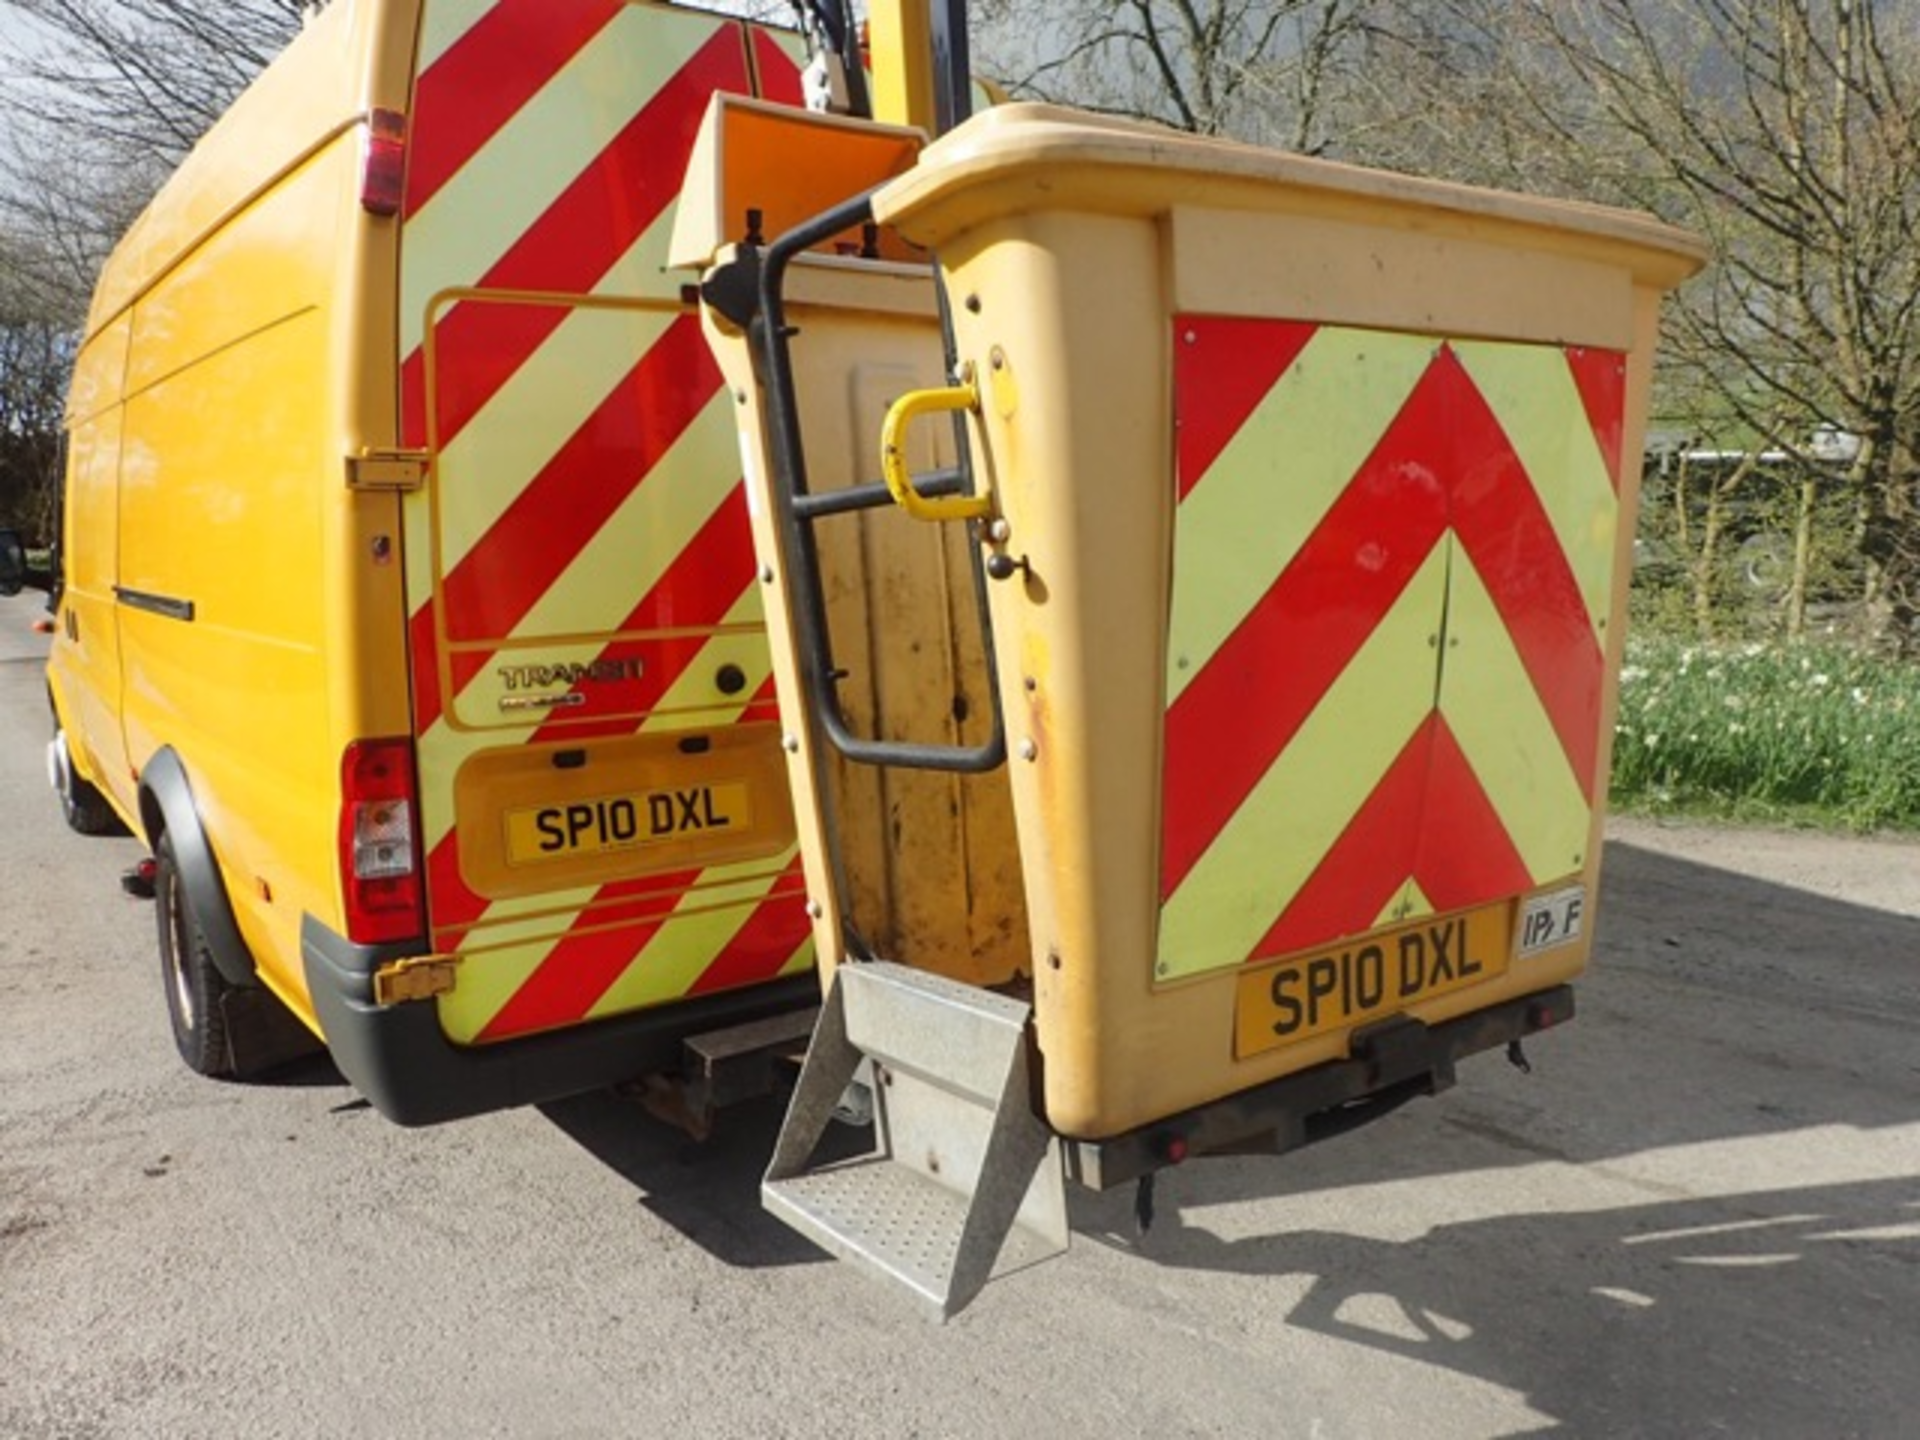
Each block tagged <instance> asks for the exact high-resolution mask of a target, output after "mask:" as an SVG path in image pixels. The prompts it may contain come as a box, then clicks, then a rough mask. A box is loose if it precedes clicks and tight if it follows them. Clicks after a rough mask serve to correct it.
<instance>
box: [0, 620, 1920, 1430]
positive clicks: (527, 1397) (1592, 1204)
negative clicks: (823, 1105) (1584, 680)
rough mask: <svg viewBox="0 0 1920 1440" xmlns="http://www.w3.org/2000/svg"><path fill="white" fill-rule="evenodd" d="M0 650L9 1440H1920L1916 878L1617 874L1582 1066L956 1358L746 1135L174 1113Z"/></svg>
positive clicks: (573, 1109) (1895, 861)
mask: <svg viewBox="0 0 1920 1440" xmlns="http://www.w3.org/2000/svg"><path fill="white" fill-rule="evenodd" d="M37 603H38V601H37V598H29V597H22V598H20V599H18V600H14V601H4V602H0V814H4V816H5V817H6V823H5V825H4V826H0V875H4V876H5V881H6V889H5V900H4V904H5V923H4V926H0V1437H8V1440H12V1437H42V1436H58V1437H76V1440H78V1437H109V1436H110V1437H121V1436H127V1437H147V1436H155V1437H227V1436H232V1437H243V1436H244V1437H270V1436H288V1437H308V1436H329V1437H330V1436H341V1437H349V1436H351V1437H381V1436H396V1437H439V1436H447V1437H453V1436H460V1437H475V1436H535V1437H588V1436H608V1437H616V1436H643V1437H644V1436H663V1437H664V1436H672V1437H687V1436H712V1437H731V1436H754V1437H759V1436H836V1437H842V1436H844V1437H866V1436H874V1437H896V1436H989V1437H1002V1436H1022V1437H1024V1436H1044V1437H1047V1440H1066V1437H1077V1436H1089V1437H1091V1436H1099V1437H1113V1436H1136V1435H1137V1436H1149V1435H1150V1436H1155V1437H1173V1436H1188V1435H1191V1436H1242V1435H1245V1436H1254V1435H1258V1436H1263V1437H1269V1436H1305V1437H1314V1440H1338V1437H1356V1440H1363V1437H1364V1440H1371V1437H1378V1436H1384V1435H1393V1434H1400V1435H1417V1436H1422V1437H1450V1436H1460V1437H1475V1436H1492V1435H1535V1434H1554V1435H1566V1436H1600V1437H1613V1436H1636V1435H1644V1436H1675V1437H1695V1436H1708V1435H1730V1436H1739V1437H1762V1436H1791V1437H1804V1436H1818V1437H1838V1436H1887V1437H1901V1440H1905V1437H1911V1436H1913V1435H1915V1434H1920V919H1916V916H1920V848H1917V847H1916V846H1915V845H1914V844H1912V843H1909V842H1890V841H1883V842H1875V841H1868V840H1852V839H1834V838H1822V837H1816V836H1810V835H1779V834H1771V833H1766V832H1735V831H1720V830H1712V829H1692V828H1671V829H1669V828H1659V827H1655V826H1652V825H1648V824H1645V823H1631V824H1620V825H1618V826H1617V827H1616V829H1615V832H1614V839H1613V842H1612V843H1611V844H1610V846H1609V849H1608V861H1607V864H1608V870H1607V882H1606V889H1605V894H1604V896H1603V903H1602V907H1601V911H1600V921H1599V923H1600V931H1599V951H1598V953H1599V961H1598V964H1597V965H1596V967H1595V969H1594V971H1593V972H1592V974H1591V976H1590V977H1589V979H1588V980H1587V982H1586V983H1585V984H1584V986H1583V988H1582V989H1581V992H1580V1002H1581V1015H1580V1018H1579V1019H1578V1021H1577V1022H1576V1023H1575V1024H1573V1025H1572V1026H1570V1027H1568V1028H1567V1029H1565V1030H1564V1031H1561V1032H1559V1033H1555V1034H1550V1035H1547V1036H1543V1037H1541V1038H1539V1039H1538V1040H1536V1041H1535V1042H1533V1043H1532V1045H1531V1046H1530V1053H1531V1056H1532V1059H1533V1061H1534V1065H1535V1073H1534V1074H1533V1075H1531V1076H1525V1075H1522V1074H1520V1073H1519V1072H1518V1071H1516V1070H1514V1069H1512V1068H1511V1067H1509V1066H1508V1065H1507V1064H1506V1063H1505V1062H1504V1061H1503V1060H1502V1059H1501V1058H1500V1057H1499V1056H1498V1055H1494V1056H1489V1057H1484V1058H1481V1059H1478V1060H1475V1061H1471V1062H1469V1063H1468V1064H1466V1065H1465V1066H1463V1067H1462V1070H1461V1077H1460V1078H1461V1083H1460V1085H1459V1087H1458V1088H1457V1089H1455V1090H1453V1091H1451V1092H1449V1093H1448V1094H1446V1095H1444V1096H1442V1097H1440V1098H1438V1099H1435V1100H1431V1101H1423V1102H1421V1103H1418V1104H1415V1105H1412V1106H1409V1107H1407V1108H1406V1109H1404V1110H1402V1111H1400V1112H1399V1113H1397V1114H1395V1115H1393V1116H1392V1117H1391V1118H1389V1119H1387V1120H1385V1121H1382V1122H1381V1123H1379V1124H1377V1125H1375V1126H1373V1127H1371V1128H1370V1129H1367V1130H1364V1131H1362V1132H1360V1133H1359V1134H1357V1135H1353V1136H1350V1137H1347V1138H1345V1139H1342V1140H1338V1141H1334V1142H1331V1143H1329V1144H1327V1145H1324V1146H1321V1147H1319V1148H1317V1149H1313V1150H1309V1151H1306V1152H1302V1153H1299V1154H1296V1155H1294V1156H1291V1157H1288V1158H1284V1159H1258V1160H1255V1159H1239V1160H1213V1161H1205V1162H1200V1163H1196V1164H1194V1165H1191V1166H1188V1167H1186V1168H1184V1169H1182V1170H1179V1171H1176V1172H1173V1173H1171V1174H1170V1175H1169V1176H1167V1177H1166V1178H1165V1179H1163V1181H1162V1183H1161V1185H1160V1187H1159V1202H1160V1203H1159V1209H1160V1216H1159V1221H1158V1224H1157V1225H1156V1227H1155V1228H1154V1229H1153V1231H1152V1232H1151V1233H1150V1234H1149V1235H1147V1236H1146V1237H1145V1238H1144V1239H1136V1237H1134V1235H1133V1234H1132V1228H1131V1206H1132V1197H1131V1194H1130V1193H1115V1194H1108V1195H1094V1194H1087V1193H1084V1192H1081V1193H1077V1194H1076V1195H1075V1196H1074V1199H1073V1221H1074V1227H1075V1232H1076V1233H1075V1236H1074V1243H1073V1247H1072V1249H1071V1251H1070V1252H1069V1253H1068V1254H1067V1255H1066V1256H1065V1257H1064V1258H1062V1259H1060V1260H1056V1261H1054V1262H1051V1263H1049V1264H1046V1265H1042V1266H1039V1267H1036V1268H1034V1269H1030V1270H1027V1271H1023V1272H1021V1273H1019V1274H1017V1275H1014V1276H1012V1277H1011V1278H1008V1279H1005V1280H1002V1281H999V1282H996V1283H995V1284H994V1285H992V1286H990V1287H989V1288H988V1290H987V1291H986V1293H985V1294H984V1295H983V1296H982V1297H981V1299H980V1300H979V1301H978V1302H977V1303H976V1304H975V1305H974V1306H973V1307H972V1308H971V1309H970V1310H968V1311H967V1312H966V1313H965V1314H964V1315H962V1316H961V1317H960V1318H959V1319H957V1320H956V1321H954V1322H953V1323H952V1324H950V1325H948V1326H946V1327H944V1328H939V1327H935V1326H932V1325H929V1324H926V1323H924V1322H922V1321H921V1320H920V1319H919V1318H917V1315H916V1314H915V1313H914V1312H912V1311H911V1310H909V1309H908V1308H907V1306H906V1305H905V1303H904V1302H902V1301H900V1300H898V1299H896V1298H895V1297H893V1296H891V1295H889V1294H888V1293H886V1292H884V1291H882V1290H880V1289H878V1288H876V1287H875V1286H874V1285H872V1284H871V1283H870V1282H868V1281H866V1280H864V1279H862V1278H861V1277H860V1276H859V1275H857V1274H855V1273H853V1272H852V1271H851V1270H849V1269H847V1268H846V1267H844V1266H841V1265H838V1264H835V1263H833V1262H830V1261H828V1260H827V1259H826V1258H825V1257H824V1256H822V1255H821V1254H820V1253H819V1252H818V1251H816V1250H814V1249H813V1248H812V1247H811V1246H809V1245H808V1244H807V1243H806V1242H805V1241H803V1240H801V1239H799V1238H798V1237H796V1236H794V1235H792V1234H791V1233H790V1232H788V1231H787V1230H785V1229H783V1228H782V1227H781V1226H780V1225H778V1224H777V1223H776V1222H774V1221H772V1220H771V1219H769V1218H768V1217H766V1216H765V1215H764V1214H763V1213H762V1212H761V1210H760V1208H759V1205H758V1201H757V1194H756V1188H757V1180H758V1174H759V1170H760V1168H761V1166H762V1164H763V1163H764V1160H765V1157H766V1155H767V1153H768V1150H769V1148H770V1146H771V1143H772V1134H773V1129H774V1125H775V1117H774V1115H773V1114H772V1113H771V1112H769V1111H766V1110H760V1111H755V1112H751V1113H748V1114H746V1115H743V1116H740V1117H737V1119H736V1120H735V1122H734V1123H732V1124H731V1125H730V1126H729V1127H728V1128H727V1130H726V1131H725V1132H724V1133H723V1134H722V1136H721V1137H720V1138H719V1139H717V1140H716V1141H713V1142H710V1143H709V1144H708V1145H706V1146H704V1147H702V1146H699V1145H696V1144H694V1143H693V1142H691V1141H688V1140H685V1139H683V1138H680V1137H678V1136H677V1135H675V1134H674V1133H672V1132H670V1131H666V1130H664V1129H661V1128H660V1127H658V1126H657V1125H655V1124H653V1123H652V1122H650V1121H648V1120H646V1119H645V1118H644V1117H643V1116H642V1115H641V1114H640V1113H639V1112H638V1111H637V1110H635V1109H634V1108H633V1107H632V1106H631V1105H629V1104H627V1103H625V1102H623V1101H621V1100H619V1099H617V1098H615V1097H613V1096H611V1095H606V1094H596V1095H588V1096H584V1097H581V1098H579V1099H577V1100H572V1101H569V1102H566V1103H564V1104H558V1105H553V1106H549V1107H546V1108H544V1109H539V1110H526V1111H521V1112H518V1113H513V1114H506V1115H497V1116H491V1117H487V1118H483V1119H479V1120H474V1121H469V1122H464V1123H460V1124H455V1125H450V1126H444V1127H441V1128H438V1129H432V1130H425V1131H406V1130H402V1129H399V1128H398V1127H396V1126H393V1125H391V1124H388V1123H387V1122H386V1121H384V1120H382V1119H381V1118H380V1117H379V1116H378V1115H376V1114H374V1113H372V1112H371V1111H369V1110H368V1109H367V1108H365V1106H364V1105H363V1104H362V1103H361V1102H360V1101H359V1100H358V1099H357V1098H356V1096H355V1095H354V1093H353V1092H352V1090H351V1089H350V1088H348V1087H347V1086H346V1085H345V1084H344V1083H343V1082H342V1081H341V1080H340V1079H339V1077H338V1076H337V1074H335V1073H334V1072H333V1071H332V1069H331V1068H330V1067H329V1066H328V1065H326V1064H325V1063H324V1062H323V1061H316V1062H310V1063H307V1064H306V1065H304V1066H303V1067H301V1068H297V1069H295V1070H294V1071H292V1072H291V1073H290V1074H286V1075H285V1076H283V1077H282V1078H280V1079H279V1080H278V1081H277V1082H275V1083H265V1084H253V1085H244V1086H243V1085H234V1084H219V1083H214V1082H210V1081H205V1080H201V1079H198V1078H196V1077H195V1076H193V1075H192V1074H190V1073H188V1071H187V1070H186V1069H185V1068H184V1067H183V1066H182V1065H181V1064H180V1063H179V1062H178V1060H177V1059H176V1057H175V1055H174V1053H173V1049H172V1044H171V1041H170V1038H169V1035H168V1030H167V1023H166V1017H165V1012H164V1010H163V1008H162V1004H161V999H160V983H159V968H158V961H157V959H156V955H155V949H154V939H153V915H152V910H151V908H150V907H149V906H146V905H143V904H141V903H139V902H135V901H131V900H126V899H123V898H122V897H121V896H120V894H119V893H118V890H117V887H116V884H115V877H116V876H117V874H118V872H119V871H120V870H121V869H122V868H124V867H125V866H126V865H128V864H130V863H132V861H133V860H135V859H136V858H137V857H138V855H139V854H140V853H141V852H140V847H139V846H138V844H137V843H136V842H134V841H132V840H129V839H122V840H106V841H97V840H95V841H90V840H85V839H82V838H81V837H79V836H75V835H72V834H70V833H68V832H67V831H66V830H65V829H64V828H63V827H62V826H61V824H60V821H59V817H58V814H57V812H56V810H55V807H54V804H53V801H52V799H51V797H50V796H49V794H48V793H47V791H46V789H45V782H44V778H43V774H42V755H41V751H42V745H43V742H44V739H45V734H46V729H45V706H44V698H43V695H44V692H43V685H42V680H41V677H40V672H39V661H38V656H39V655H40V654H41V653H42V651H43V647H44V642H43V641H39V640H37V639H36V638H35V637H33V636H32V635H30V634H29V633H28V632H27V630H26V624H27V621H28V619H29V618H30V616H31V614H32V613H33V611H34V609H35V607H36V605H37Z"/></svg>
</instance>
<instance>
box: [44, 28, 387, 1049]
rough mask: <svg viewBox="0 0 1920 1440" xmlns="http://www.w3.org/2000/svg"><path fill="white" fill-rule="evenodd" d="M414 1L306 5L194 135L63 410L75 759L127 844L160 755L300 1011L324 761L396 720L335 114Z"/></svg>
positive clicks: (67, 710)
mask: <svg viewBox="0 0 1920 1440" xmlns="http://www.w3.org/2000/svg"><path fill="white" fill-rule="evenodd" d="M418 12H419V5H418V0H352V3H340V4H336V5H334V6H331V7H330V8H329V9H327V10H326V11H325V12H323V13H322V14H321V15H320V16H318V17H317V18H316V19H314V20H313V21H311V22H310V23H309V24H308V26H307V28H306V30H305V31H304V32H303V33H302V34H301V35H300V36H299V37H298V38H297V39H296V40H295V41H294V42H293V44H292V45H291V46H290V47H289V48H288V50H287V51H286V52H285V53H284V54H283V55H282V56H281V57H280V59H278V60H277V61H276V62H275V63H274V65H272V66H271V67H270V68H269V69H268V70H267V71H266V72H265V73H264V74H263V75H262V76H261V78H260V80H259V81H257V82H256V83H255V85H254V86H252V87H251V88H250V89H249V90H248V91H247V92H246V93H245V94H244V95H243V96H242V97H241V98H240V100H239V101H238V102H236V104H235V105H234V107H233V108H232V109H231V110H230V111H229V112H228V113H227V115H226V116H225V117H224V118H223V119H222V120H221V121H220V122H219V123H218V124H217V125H216V126H215V127H214V128H213V129H212V130H211V131H210V132H209V133H208V134H207V136H206V137H205V138H204V139H203V140H202V141H201V142H200V143H199V144H198V145H197V146H196V147H195V149H194V150H193V152H192V154H191V155H190V156H189V157H188V158H187V160H186V161H185V162H184V163H183V164H182V166H181V168H180V170H179V171H178V172H177V173H176V175H175V177H174V178H173V179H172V180H171V181H169V183H168V184H167V185H166V186H165V187H164V188H163V189H162V190H161V192H160V193H159V194H158V195H157V196H156V198H155V200H154V202H153V203H152V205H150V206H149V208H148V209H147V210H146V212H145V213H144V214H143V215H142V216H141V217H140V218H139V219H138V220H137V221H135V223H134V224H133V225H132V226H131V227H130V229H129V230H128V232H127V235H126V236H125V237H124V238H123V240H122V241H121V243H120V245H119V246H118V247H117V248H116V249H115V251H114V254H113V256H112V258H111V259H110V260H109V262H108V264H107V266H106V268H105V270H104V271H103V272H102V276H101V279H100V282H99V285H98V287H97V289H96V291H95V296H94V301H93V306H92V310H91V313H90V316H89V321H88V334H87V338H86V340H85V342H84V345H83V348H82V351H81V354H80V357H79V362H78V364H77V366H76V378H75V384H74V387H73V391H72V394H71V396H70V399H69V405H68V421H69V426H70V429H71V434H72V440H71V448H70V462H69V481H68V509H67V519H66V531H67V533H66V539H65V545H64V553H65V556H66V559H67V577H66V578H67V582H68V583H67V588H66V592H65V594H64V596H63V602H62V603H63V608H64V609H65V610H66V611H67V612H68V614H67V615H64V616H63V623H62V625H61V627H60V633H59V634H58V635H57V637H56V643H55V647H54V654H53V657H52V662H51V665H50V680H51V684H52V688H53V691H54V696H55V703H56V705H57V706H58V707H59V710H60V714H61V720H62V724H63V726H64V727H65V729H66V731H67V733H68V737H69V746H70V749H71V751H72V754H73V763H74V766H75V769H76V771H77V772H78V773H79V774H80V775H81V776H82V777H83V778H85V779H87V780H89V781H91V782H92V783H94V784H95V785H96V786H97V787H98V788H100V789H101V790H102V791H103V792H104V793H105V794H106V795H107V796H108V797H109V799H110V800H111V802H112V803H113V804H114V806H115V808H116V809H118V810H119V811H120V812H121V815H122V818H123V819H125V820H127V821H128V823H129V824H130V825H132V826H133V827H134V828H135V829H136V830H137V831H142V832H144V830H145V826H144V825H143V824H142V822H141V816H140V813H139V799H138V795H137V789H136V786H137V777H138V775H139V773H140V771H141V770H142V768H143V767H144V766H145V765H146V764H147V763H148V761H149V760H150V759H151V757H152V756H153V754H154V753H155V751H156V750H157V749H158V748H159V747H161V746H163V745H165V746H170V747H172V748H173V749H174V750H175V751H177V752H179V753H180V755H181V757H182V759H183V761H184V763H185V765H186V767H187V770H188V773H189V774H190V775H191V776H192V777H193V784H194V794H195V800H196V803H197V806H198V809H199V812H200V818H201V820H202V823H203V825H204V827H205V830H206V834H207V838H208V841H209V843H210V846H211V848H212V850H213V852H214V854H215V856H216V857H217V859H218V861H219V864H220V868H221V871H222V873H223V876H224V879H225V881H226V889H227V893H228V897H229V899H230V901H231V903H232V908H233V912H234V918H235V920H236V922H237V924H238V927H239V930H240V933H241V936H242V938H243V939H244V940H245V942H246V944H247V946H248V948H249V950H250V951H251V952H252V954H253V956H254V958H255V961H256V963H257V965H258V967H259V971H260V974H261V978H262V979H263V980H264V981H265V982H266V984H267V985H268V986H269V987H270V988H271V989H272V990H273V991H274V992H275V993H276V994H277V995H279V996H280V997H281V998H282V999H283V1000H285V1001H286V1002H287V1003H288V1004H289V1005H290V1006H291V1008H292V1009H293V1010H294V1011H295V1013H296V1014H298V1015H300V1016H301V1017H302V1018H303V1019H305V1020H306V1021H307V1022H308V1023H309V1024H312V1023H313V1012H312V1009H311V1006H310V1005H309V1004H308V1001H307V996H306V993H305V983H304V980H303V979H302V976H301V965H300V944H299V927H300V923H301V917H302V916H303V915H304V914H312V915H314V916H316V917H318V918H320V919H322V920H323V921H326V922H327V923H330V924H335V925H337V924H338V923H339V920H340V915H341V909H342V901H341V897H340V894H339V889H338V883H337V879H336V878H335V870H336V868H337V866H336V860H335V856H334V840H333V834H332V831H333V825H332V821H331V818H330V817H332V816H333V815H334V814H335V813H337V810H338V806H339V784H340V780H339V767H340V758H339V757H340V754H341V750H342V748H343V747H344V746H345V745H346V744H347V743H348V742H349V741H350V740H352V739H355V738H358V737H361V736H364V735H368V734H404V733H405V731H406V728H407V687H406V670H405V656H404V620H403V618H402V617H403V609H402V604H401V590H400V581H399V574H398V568H399V567H398V563H397V559H396V558H395V556H394V551H395V549H396V546H397V540H396V537H397V534H398V519H397V511H398V506H397V502H396V500H395V499H394V497H393V496H391V495H385V494H362V493H356V492H353V491H350V490H349V489H348V488H347V486H346V485H345V483H344V457H345V456H347V455H350V454H356V453H359V452H361V451H362V450H364V449H366V448H368V447H369V446H372V445H379V444H391V442H392V436H393V434H394V417H395V401H394V393H395V388H396V378H395V373H396V357H395V340H394V334H395V321H394V297H395V294H396V282H397V274H398V255H397V251H398V223H397V221H395V220H393V219H384V218H381V217H377V216H373V215H370V214H368V213H367V212H366V211H365V210H363V209H362V208H361V206H360V204H359V203H358V185H359V176H360V153H361V144H362V141H361V134H362V125H361V121H362V117H363V116H364V115H365V114H366V113H367V111H368V110H369V109H370V108H373V107H377V106H384V107H390V108H396V109H399V108H403V107H404V106H405V103H406V99H407V93H408V86H409V83H410V73H411V65H412V52H413V36H414V30H415V27H416V26H417V23H418ZM382 536H384V537H385V540H384V541H381V540H380V537H382ZM377 544H378V545H379V547H380V551H381V553H384V554H385V555H386V556H387V557H388V558H387V560H386V561H385V563H384V564H381V563H378V562H376V560H375V559H374V556H375V554H376V545H377ZM188 615H190V617H191V618H183V617H186V616H188ZM76 635H77V639H76V638H75V636H76ZM317 817H320V818H317Z"/></svg>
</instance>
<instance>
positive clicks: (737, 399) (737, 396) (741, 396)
mask: <svg viewBox="0 0 1920 1440" xmlns="http://www.w3.org/2000/svg"><path fill="white" fill-rule="evenodd" d="M733 403H734V404H736V405H744V404H746V403H747V392H746V391H744V390H736V391H734V392H733Z"/></svg>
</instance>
